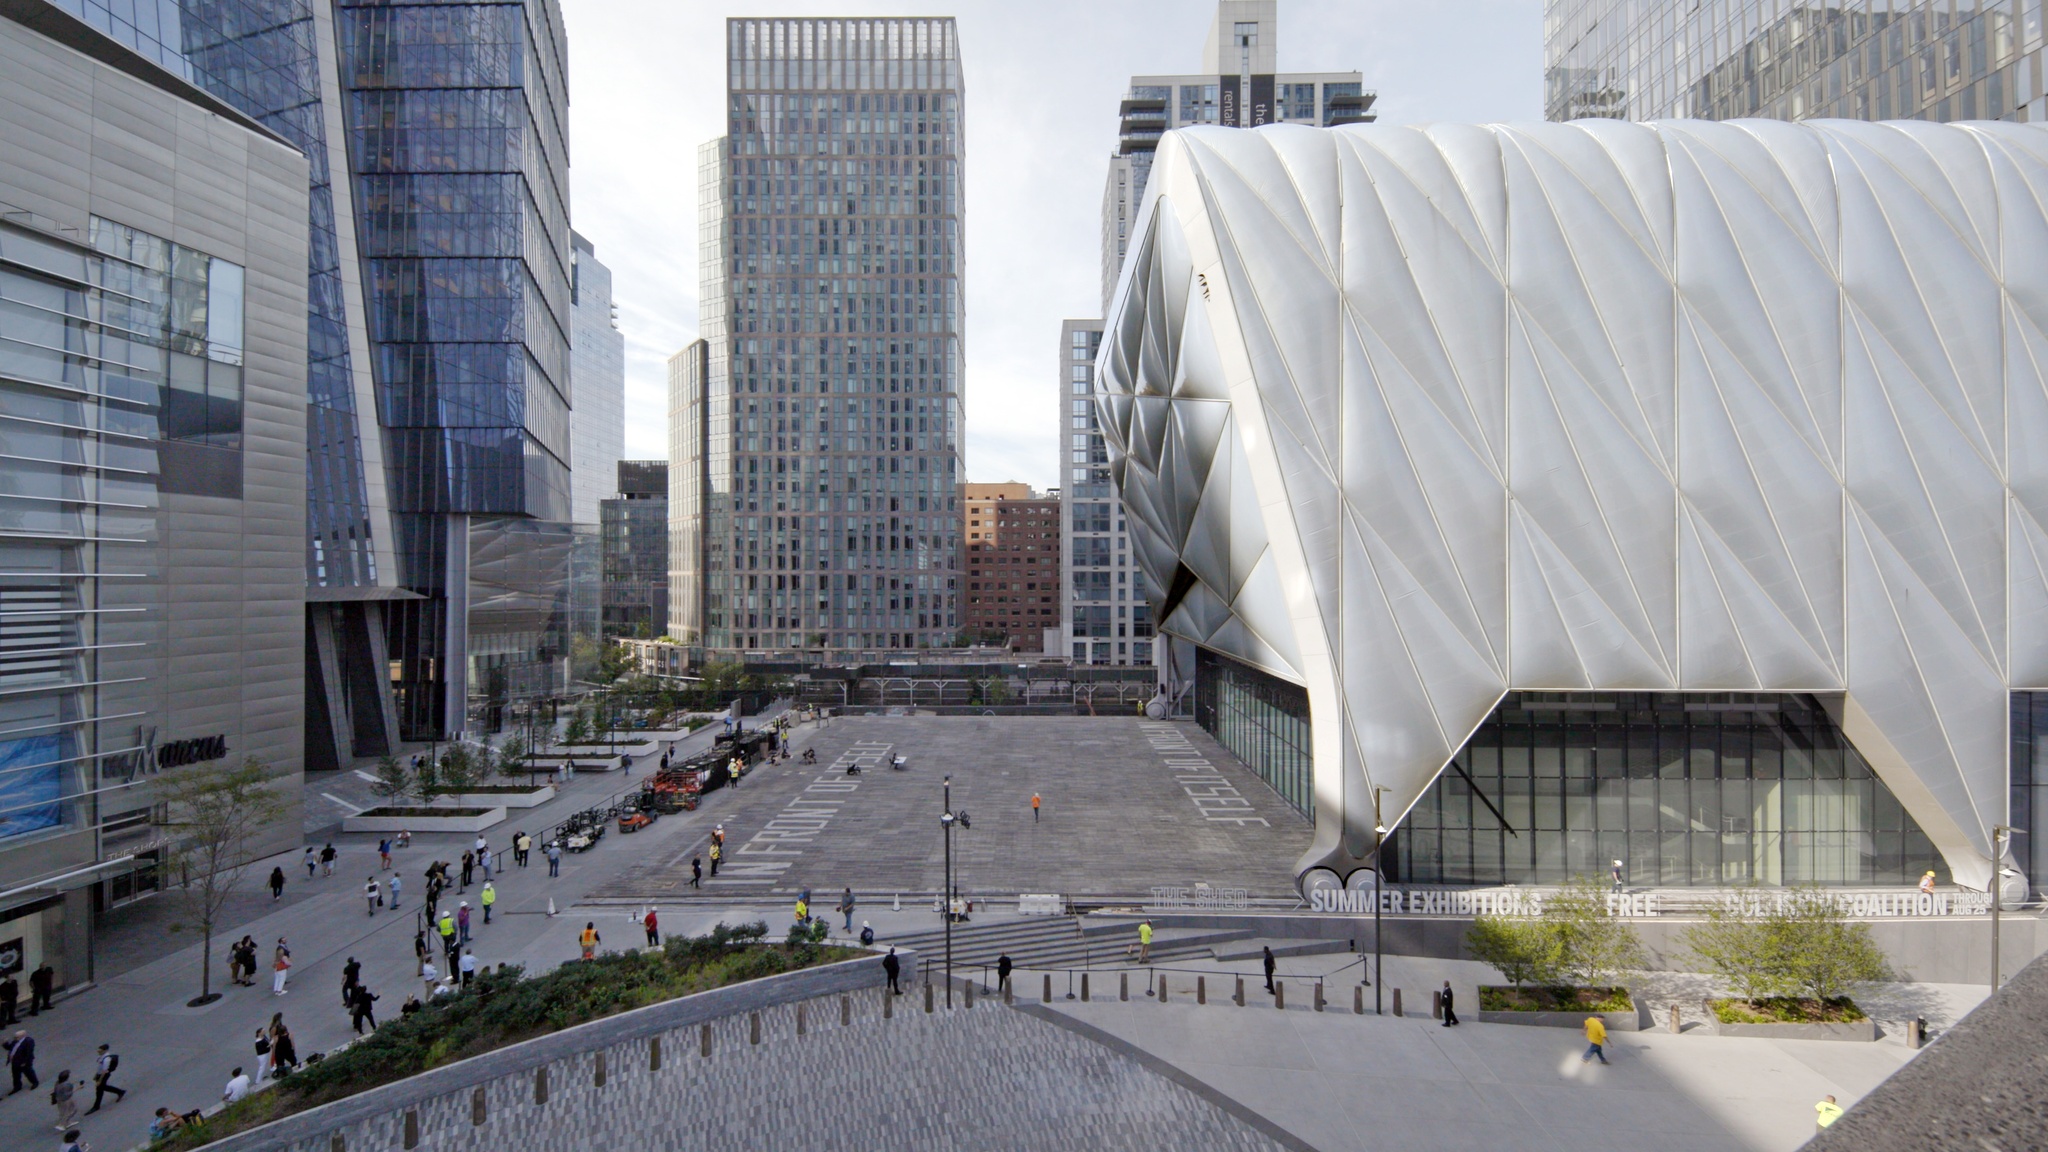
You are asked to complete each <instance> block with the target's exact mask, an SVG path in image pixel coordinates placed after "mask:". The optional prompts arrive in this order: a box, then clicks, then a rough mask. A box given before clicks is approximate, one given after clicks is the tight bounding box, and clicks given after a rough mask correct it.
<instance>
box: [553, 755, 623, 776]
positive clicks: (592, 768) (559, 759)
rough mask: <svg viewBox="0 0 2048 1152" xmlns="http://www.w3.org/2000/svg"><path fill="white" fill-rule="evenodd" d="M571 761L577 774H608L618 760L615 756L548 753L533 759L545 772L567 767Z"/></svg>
mask: <svg viewBox="0 0 2048 1152" xmlns="http://www.w3.org/2000/svg"><path fill="white" fill-rule="evenodd" d="M572 760H573V761H574V762H575V764H576V770H577V771H578V772H610V771H613V770H615V769H616V768H618V766H619V758H618V757H617V756H591V755H588V754H584V755H579V756H566V755H561V754H557V753H553V752H548V753H543V754H542V755H539V756H535V757H534V758H533V762H534V764H535V765H536V766H537V767H539V768H540V769H541V770H542V771H546V772H552V771H554V770H555V769H557V768H563V767H567V766H568V764H569V763H570V762H571V761H572Z"/></svg>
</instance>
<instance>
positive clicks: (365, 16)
mask: <svg viewBox="0 0 2048 1152" xmlns="http://www.w3.org/2000/svg"><path fill="white" fill-rule="evenodd" d="M334 19H335V42H336V49H337V57H338V60H339V62H340V81H341V83H340V87H341V103H342V113H343V120H344V122H345V123H346V125H347V131H348V152H349V161H350V167H351V170H352V172H353V174H354V181H355V188H354V192H355V204H356V231H357V237H358V244H359V246H360V250H361V256H362V261H363V281H364V295H365V299H366V303H367V312H368V330H369V345H370V356H371V367H372V372H373V375H374V377H375V379H376V386H377V401H378V404H379V405H380V407H381V410H382V411H381V415H382V419H383V424H384V434H385V440H386V444H387V446H388V448H389V452H390V459H391V461H392V467H391V469H390V495H391V510H392V526H393V530H394V534H395V536H396V541H395V543H396V553H397V559H398V580H399V583H400V584H401V585H402V586H403V587H404V588H405V589H407V590H408V591H410V592H413V593H415V594H416V595H417V596H418V597H420V598H419V599H416V600H403V601H398V602H395V603H394V604H393V605H392V606H391V613H390V628H389V637H390V659H391V661H392V663H393V668H394V671H393V677H392V681H393V690H394V693H395V695H396V697H397V700H396V703H397V707H398V720H399V728H400V730H401V733H402V734H403V735H404V736H406V737H408V738H413V739H425V738H427V737H429V736H445V735H447V734H448V733H449V732H451V731H454V730H455V729H457V728H459V727H460V725H461V718H462V709H463V704H464V701H465V698H466V696H467V685H466V681H465V675H466V671H467V664H468V651H467V624H468V620H467V604H466V599H465V597H466V582H467V578H468V577H467V570H468V564H469V557H468V552H469V532H470V518H471V517H521V518H532V519H538V520H547V521H566V520H567V519H568V514H569V473H568V460H569V401H568V363H569V340H568V336H567V332H568V314H569V216H568V203H569V193H568V176H569V172H568V169H569V158H568V143H567V142H568V135H567V126H566V116H567V113H568V93H567V88H566V82H567V72H566V67H565V62H564V48H563V37H562V23H561V13H560V10H559V8H558V7H557V5H556V4H555V3H554V2H553V0H529V2H527V3H516V4H502V3H494V4H420V5H404V4H390V3H383V2H377V3H371V2H369V0H338V2H337V4H336V5H335V10H334Z"/></svg>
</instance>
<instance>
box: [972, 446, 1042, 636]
mask: <svg viewBox="0 0 2048 1152" xmlns="http://www.w3.org/2000/svg"><path fill="white" fill-rule="evenodd" d="M960 495H961V500H960V508H961V521H962V523H961V530H960V540H961V546H962V547H963V548H964V549H965V550H966V555H965V557H964V559H965V560H966V568H967V593H966V595H965V596H964V597H963V602H962V612H961V618H960V625H961V629H962V631H964V632H965V633H966V634H967V636H968V638H969V639H971V640H973V641H975V642H978V643H985V644H1008V645H1009V647H1010V648H1011V649H1012V650H1013V651H1017V652H1040V651H1043V650H1044V648H1045V633H1046V630H1047V629H1051V630H1053V631H1055V632H1057V631H1058V629H1059V626H1060V496H1059V491H1058V490H1057V489H1055V490H1053V491H1051V492H1047V493H1046V494H1045V495H1043V496H1041V495H1038V494H1037V493H1034V492H1033V491H1031V486H1030V485H1029V484H962V485H961V486H960Z"/></svg>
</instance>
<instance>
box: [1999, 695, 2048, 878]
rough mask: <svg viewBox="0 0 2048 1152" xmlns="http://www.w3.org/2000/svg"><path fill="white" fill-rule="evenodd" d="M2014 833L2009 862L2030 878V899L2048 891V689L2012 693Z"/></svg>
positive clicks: (2009, 850)
mask: <svg viewBox="0 0 2048 1152" xmlns="http://www.w3.org/2000/svg"><path fill="white" fill-rule="evenodd" d="M2011 771H2012V800H2011V803H2012V809H2011V812H2010V813H2009V815H2008V816H2007V820H2008V822H2009V823H2010V824H2011V825H2012V827H2013V831H2014V835H2013V838H2012V841H2011V847H2010V848H2008V849H2007V857H2006V862H2007V865H2008V866H2009V867H2012V868H2016V869H2018V870H2019V872H2020V874H2021V875H2022V876H2025V877H2026V878H2027V896H2028V898H2029V899H2032V898H2033V897H2035V896H2037V895H2039V894H2040V893H2041V892H2043V891H2044V890H2048V846H2043V845H2041V844H2038V843H2036V840H2037V839H2038V837H2039V833H2038V832H2037V831H2036V829H2037V828H2038V827H2039V824H2040V821H2039V820H2038V819H2037V816H2038V814H2039V813H2042V812H2048V692H2015V693H2013V694H2012V762H2011Z"/></svg>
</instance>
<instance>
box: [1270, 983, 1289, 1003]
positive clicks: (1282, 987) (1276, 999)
mask: <svg viewBox="0 0 2048 1152" xmlns="http://www.w3.org/2000/svg"><path fill="white" fill-rule="evenodd" d="M1273 1007H1275V1008H1280V1009H1283V1010H1284V1009H1285V1008H1286V1007H1287V981H1285V980H1275V981H1273Z"/></svg>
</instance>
